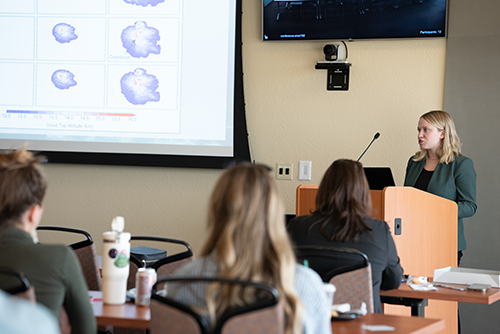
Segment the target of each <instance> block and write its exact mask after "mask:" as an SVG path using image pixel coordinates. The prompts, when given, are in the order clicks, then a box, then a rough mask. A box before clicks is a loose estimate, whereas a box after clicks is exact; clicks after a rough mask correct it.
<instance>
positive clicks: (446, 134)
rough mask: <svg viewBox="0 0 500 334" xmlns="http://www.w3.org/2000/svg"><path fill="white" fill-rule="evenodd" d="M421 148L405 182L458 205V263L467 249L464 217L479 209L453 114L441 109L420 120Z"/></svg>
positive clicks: (470, 166)
mask: <svg viewBox="0 0 500 334" xmlns="http://www.w3.org/2000/svg"><path fill="white" fill-rule="evenodd" d="M417 130H418V144H419V146H420V151H418V152H417V153H416V154H415V155H414V156H413V157H411V158H410V160H408V165H407V167H406V176H405V182H404V185H405V186H412V187H415V188H417V189H420V190H423V191H427V192H429V193H431V194H434V195H438V196H441V197H444V198H447V199H449V200H452V201H455V202H457V205H458V264H457V265H460V259H461V257H462V251H463V250H464V249H465V247H466V244H465V237H464V224H463V220H462V219H463V218H467V217H472V216H473V215H474V214H475V213H476V209H477V205H476V172H475V170H474V164H473V162H472V160H471V159H469V158H467V157H464V156H463V155H462V153H460V147H461V143H460V139H459V138H458V135H457V132H456V130H455V123H454V122H453V119H452V118H451V116H450V115H449V114H448V113H446V112H444V111H440V110H433V111H429V112H428V113H425V114H423V115H422V116H421V117H420V119H419V121H418V128H417Z"/></svg>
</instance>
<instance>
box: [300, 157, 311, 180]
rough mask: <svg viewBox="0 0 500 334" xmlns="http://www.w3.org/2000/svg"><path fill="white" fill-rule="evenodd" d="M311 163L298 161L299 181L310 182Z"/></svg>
mask: <svg viewBox="0 0 500 334" xmlns="http://www.w3.org/2000/svg"><path fill="white" fill-rule="evenodd" d="M311 167H312V162H311V161H299V180H301V181H311Z"/></svg>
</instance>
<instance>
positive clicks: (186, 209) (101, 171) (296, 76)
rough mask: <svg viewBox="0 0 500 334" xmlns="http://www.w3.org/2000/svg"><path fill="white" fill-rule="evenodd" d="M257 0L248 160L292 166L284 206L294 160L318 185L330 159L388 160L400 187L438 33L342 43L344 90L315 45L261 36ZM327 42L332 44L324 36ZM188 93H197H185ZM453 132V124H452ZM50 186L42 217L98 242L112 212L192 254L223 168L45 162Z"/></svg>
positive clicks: (438, 92)
mask: <svg viewBox="0 0 500 334" xmlns="http://www.w3.org/2000/svg"><path fill="white" fill-rule="evenodd" d="M260 3H261V2H260V1H257V0H243V71H244V73H245V75H244V87H245V98H246V111H247V122H248V131H249V139H250V150H251V154H252V158H253V159H255V160H256V162H258V163H265V164H268V165H270V166H272V167H274V166H275V164H276V162H280V161H285V162H292V163H293V164H294V175H293V178H294V180H293V181H278V182H279V183H278V184H279V187H280V190H281V192H282V195H283V199H284V201H285V205H286V209H287V212H294V211H295V209H294V207H295V188H296V187H297V185H298V184H299V182H298V181H297V169H298V168H297V167H298V162H299V160H310V161H312V181H310V182H309V181H308V183H319V182H320V180H321V176H322V174H323V172H324V171H325V169H326V168H327V167H328V166H329V164H330V163H331V162H332V161H333V160H335V159H338V158H351V159H357V158H358V156H359V155H360V154H361V152H362V151H363V150H364V149H365V147H366V145H368V143H369V142H370V140H371V139H372V138H373V135H374V134H375V133H376V132H380V133H381V136H380V138H379V139H378V140H377V141H376V142H375V143H374V144H373V146H372V148H371V149H370V151H368V152H367V153H366V155H365V156H364V157H363V159H362V162H363V163H364V164H365V165H367V166H390V167H391V168H392V169H393V173H394V176H395V179H396V184H398V185H401V184H402V182H403V177H404V168H405V166H406V161H407V159H408V158H409V156H410V155H411V154H413V153H414V152H415V151H416V150H417V148H418V146H417V141H416V125H417V120H418V117H419V115H421V114H422V113H424V112H426V111H428V110H430V109H435V108H442V107H443V91H444V72H445V71H444V70H445V57H446V40H445V39H437V40H401V41H400V40H387V41H380V40H379V41H356V42H353V43H348V51H349V58H348V60H349V61H350V62H352V68H351V77H350V88H349V91H327V90H326V71H325V70H315V68H314V65H315V63H316V61H318V60H322V59H324V58H323V57H324V56H323V51H322V50H323V46H324V45H325V44H327V42H326V41H318V42H265V43H264V42H262V41H261V38H260V35H261V33H260V29H261V7H260ZM330 42H333V41H330ZM193 98H195V97H193ZM459 130H460V129H459ZM46 171H47V175H48V177H49V182H50V187H49V192H48V196H47V201H46V208H45V216H44V218H43V221H42V224H45V225H49V224H50V225H62V226H72V227H79V228H83V229H86V230H88V231H89V232H90V233H91V234H92V235H93V236H94V238H95V239H96V240H97V246H98V251H99V252H100V249H101V248H100V236H101V233H102V232H103V231H106V230H108V229H109V226H110V223H111V220H112V218H113V217H114V216H116V215H122V216H124V217H125V224H126V230H127V231H129V232H131V233H132V234H148V235H158V236H167V237H173V238H181V239H184V240H186V241H188V242H189V243H190V244H191V245H192V246H193V248H194V250H195V252H196V251H198V250H199V249H200V246H201V244H202V242H203V238H204V231H205V216H206V215H205V213H206V208H207V202H208V198H209V196H210V192H211V189H212V187H213V185H214V184H215V182H216V180H217V178H218V176H219V175H220V173H221V171H219V170H205V169H178V168H147V167H121V166H88V165H62V164H61V165H58V164H54V165H47V166H46Z"/></svg>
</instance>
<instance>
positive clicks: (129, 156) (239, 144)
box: [27, 0, 251, 169]
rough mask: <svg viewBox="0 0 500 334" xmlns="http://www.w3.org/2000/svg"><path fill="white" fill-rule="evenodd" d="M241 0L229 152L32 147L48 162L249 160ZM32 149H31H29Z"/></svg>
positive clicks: (203, 163)
mask: <svg viewBox="0 0 500 334" xmlns="http://www.w3.org/2000/svg"><path fill="white" fill-rule="evenodd" d="M241 3H242V0H236V9H235V10H236V13H235V20H236V21H235V41H234V43H235V45H234V101H233V104H234V106H233V127H232V130H233V154H232V155H230V156H227V155H225V156H211V155H210V156H209V155H176V154H150V153H108V152H91V151H87V152H82V151H68V150H64V151H54V150H43V149H42V150H36V153H37V155H42V156H44V157H45V158H46V162H48V163H65V164H95V165H126V166H155V167H181V168H215V169H217V168H224V167H225V166H226V165H227V164H228V163H230V162H231V161H235V160H236V161H251V157H250V149H249V143H248V133H247V125H246V115H245V101H244V91H243V66H242V37H241V16H242V11H241ZM27 143H28V149H29V150H30V147H29V140H27ZM31 150H34V149H31Z"/></svg>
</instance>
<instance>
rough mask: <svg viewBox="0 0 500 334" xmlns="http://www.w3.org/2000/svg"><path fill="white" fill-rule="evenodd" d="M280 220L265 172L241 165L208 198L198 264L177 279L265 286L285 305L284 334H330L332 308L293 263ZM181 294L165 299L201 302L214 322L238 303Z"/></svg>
mask: <svg viewBox="0 0 500 334" xmlns="http://www.w3.org/2000/svg"><path fill="white" fill-rule="evenodd" d="M284 216H285V215H284V208H283V204H282V202H281V199H280V197H279V195H278V190H277V187H276V184H275V182H274V180H273V179H272V177H271V176H270V175H269V172H268V169H267V168H266V167H264V166H258V165H250V164H242V165H235V166H232V167H230V168H228V169H227V170H226V171H225V173H224V174H223V175H222V176H221V178H220V179H219V181H218V182H217V185H216V186H215V189H214V191H213V193H212V197H211V200H210V204H209V213H208V237H207V240H206V241H205V243H204V246H203V249H202V251H201V254H200V255H201V258H198V259H197V260H195V261H193V262H191V263H188V264H186V265H184V266H183V267H182V268H180V269H179V270H178V271H176V274H175V275H176V276H208V277H222V278H229V279H237V280H244V281H254V282H261V283H267V284H269V285H271V286H274V287H275V288H276V289H277V290H278V291H279V294H280V300H281V301H282V302H283V303H284V312H285V319H286V322H285V332H286V333H288V334H290V333H306V334H307V333H318V334H320V333H321V334H324V333H331V322H330V317H329V316H328V310H329V308H330V304H329V303H328V300H327V298H326V294H325V292H324V288H323V282H322V281H321V278H320V277H319V275H318V274H317V273H316V272H314V271H313V270H311V269H309V268H306V267H304V266H302V265H299V264H297V263H296V261H295V255H294V252H293V249H292V247H291V245H290V242H289V238H288V235H287V232H286V229H285V226H284ZM172 290H173V289H172ZM180 290H181V291H179V290H177V291H174V292H173V293H171V292H170V290H169V295H170V296H171V297H174V298H177V299H178V300H180V301H184V302H189V303H197V301H199V300H203V303H205V302H206V304H209V305H215V306H216V307H215V309H217V314H211V319H212V320H213V319H215V318H216V317H217V316H220V315H221V314H222V313H223V312H224V311H225V310H227V309H228V308H230V307H231V306H235V305H237V303H238V300H222V297H220V296H221V295H222V294H223V293H220V294H218V295H217V296H215V295H213V294H212V295H210V294H209V295H208V296H207V299H206V300H205V293H206V291H198V290H197V291H196V292H195V293H194V294H193V293H191V291H192V290H190V291H184V292H183V291H182V289H180ZM184 290H186V289H184ZM199 290H203V289H199ZM238 298H239V297H238ZM188 299H190V301H188ZM198 306H204V305H198ZM214 313H215V312H214ZM212 324H213V321H212Z"/></svg>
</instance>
